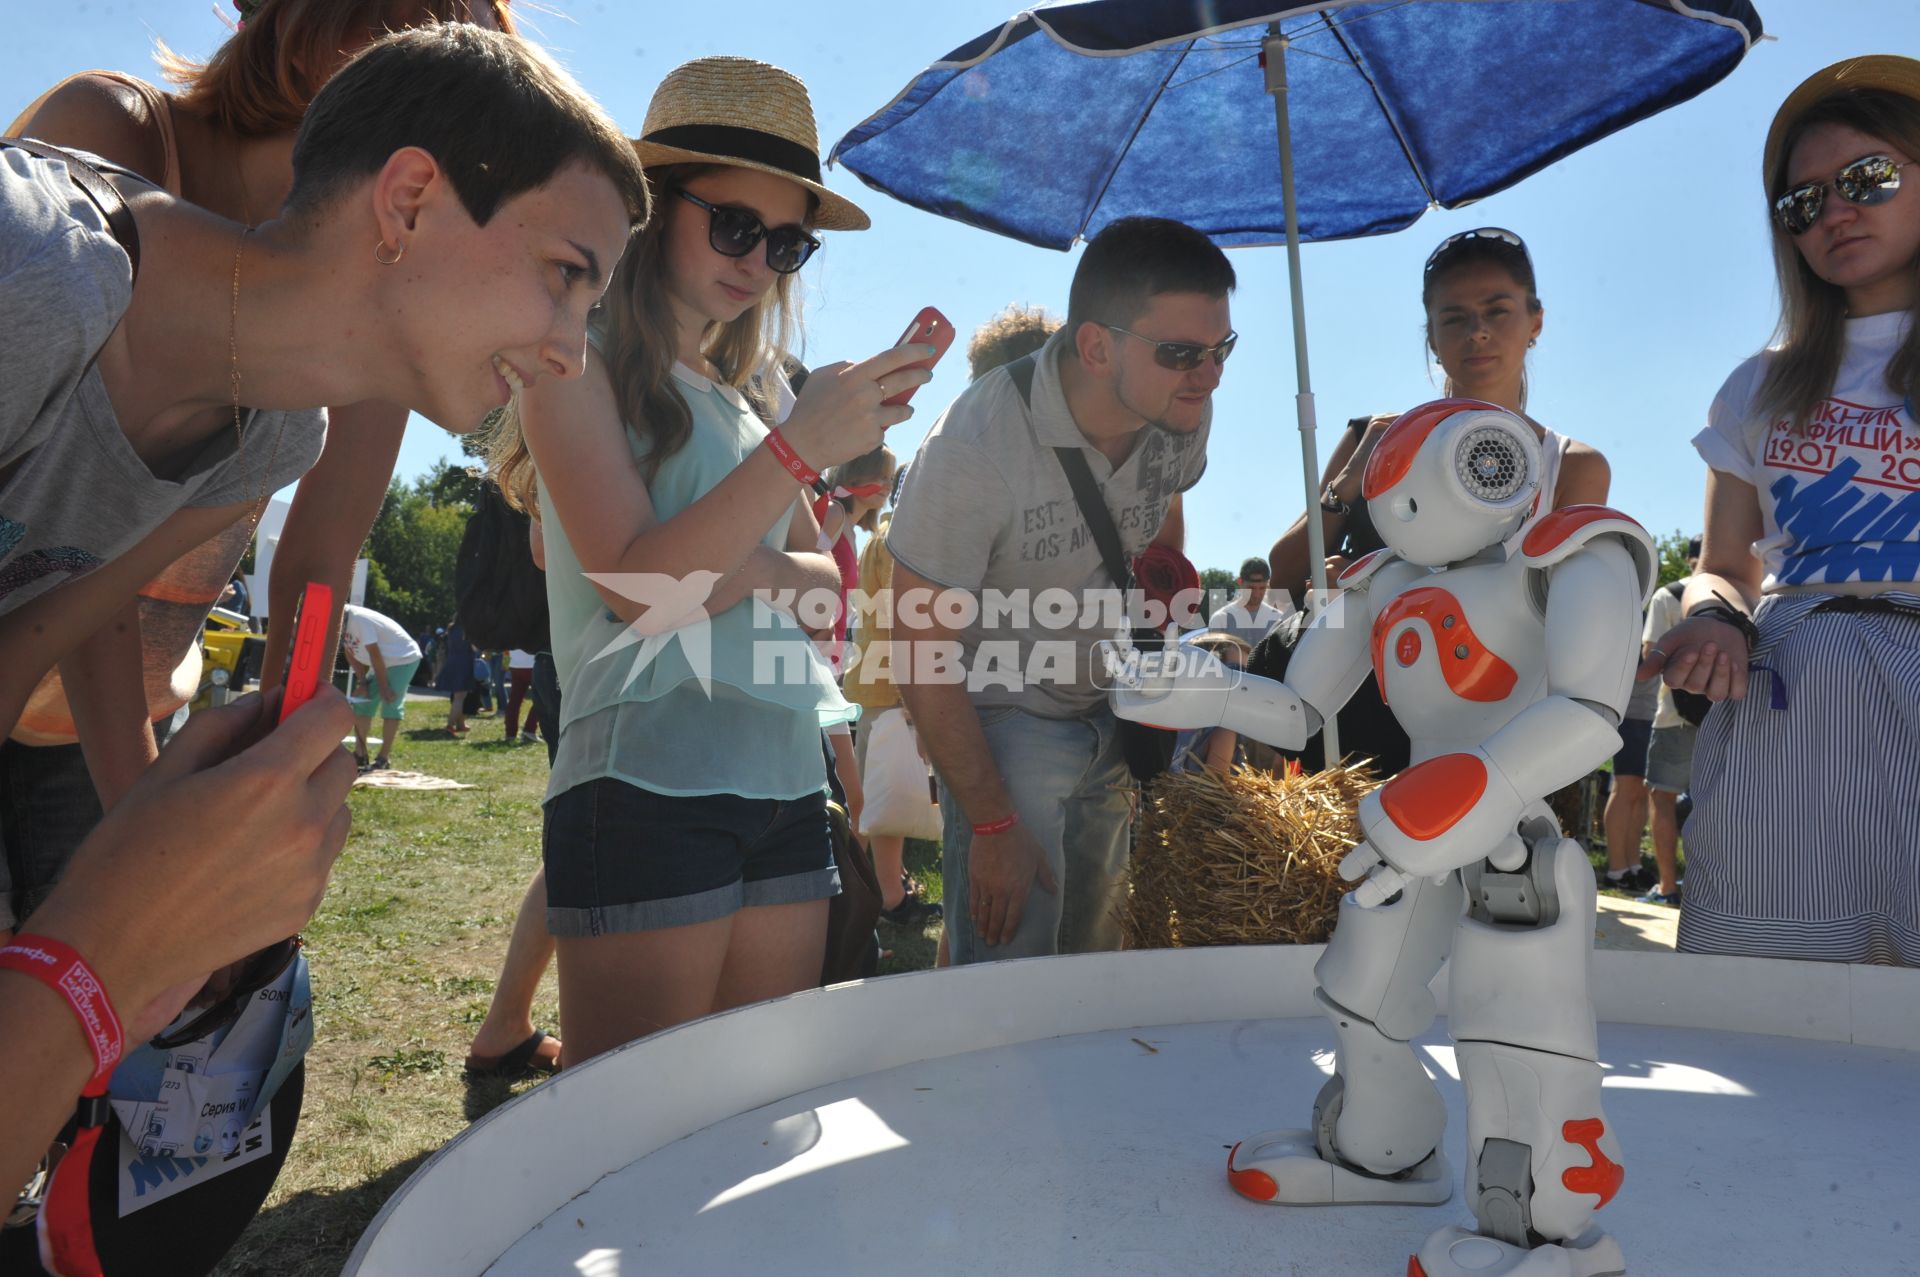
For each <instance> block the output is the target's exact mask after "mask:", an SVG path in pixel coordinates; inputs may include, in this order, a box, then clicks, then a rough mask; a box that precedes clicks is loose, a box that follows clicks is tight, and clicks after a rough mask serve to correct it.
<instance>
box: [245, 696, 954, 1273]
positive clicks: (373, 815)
mask: <svg viewBox="0 0 1920 1277" xmlns="http://www.w3.org/2000/svg"><path fill="white" fill-rule="evenodd" d="M445 714H446V710H445V707H444V705H443V704H441V703H437V702H415V703H413V704H410V705H409V706H408V707H407V718H406V722H405V723H404V725H403V729H402V733H401V738H400V741H399V743H398V744H397V745H396V746H395V747H394V754H393V762H394V765H395V766H396V767H398V768H402V769H405V770H408V771H420V772H426V773H428V774H430V775H434V776H444V777H448V778H451V779H453V780H459V781H465V782H467V783H469V784H472V785H474V786H476V787H477V788H474V789H470V790H458V791H450V792H440V793H434V792H424V793H412V792H406V791H396V790H379V789H369V788H361V789H356V790H355V791H354V794H353V798H352V806H353V834H352V837H351V838H350V839H349V840H348V843H347V848H346V851H345V853H344V854H343V855H342V856H341V858H340V861H339V864H338V866H337V867H336V868H335V870H334V876H333V884H332V887H331V888H330V889H329V891H328V893H327V899H326V902H325V903H324V904H323V905H322V906H321V907H320V911H319V913H317V914H316V915H315V916H314V919H313V921H312V922H311V923H310V924H309V925H308V927H307V929H306V932H305V935H306V938H307V956H308V959H309V961H310V963H311V965H312V975H313V1001H314V1025H315V1039H314V1045H313V1050H312V1052H311V1053H310V1054H309V1055H308V1056H307V1090H306V1101H305V1107H304V1111H303V1113H302V1116H301V1119H300V1125H299V1129H298V1131H297V1133H296V1134H295V1136H294V1144H293V1150H292V1152H291V1153H290V1154H289V1156H288V1158H287V1161H286V1165H285V1167H284V1168H283V1169H282V1170H281V1173H280V1179H279V1182H278V1183H277V1184H276V1185H275V1186H274V1190H273V1194H272V1196H271V1197H269V1198H268V1199H267V1203H266V1206H265V1208H264V1209H263V1210H262V1211H261V1212H260V1214H259V1216H258V1217H257V1218H256V1219H255V1220H254V1221H253V1223H252V1224H251V1225H250V1226H249V1227H248V1229H247V1231H246V1232H245V1233H244V1234H242V1236H241V1238H240V1241H239V1243H238V1244H237V1245H236V1246H235V1247H234V1249H233V1251H232V1252H231V1253H230V1254H229V1255H228V1256H227V1258H226V1259H225V1260H224V1261H223V1263H222V1264H221V1266H220V1268H219V1269H218V1270H216V1271H217V1272H218V1273H220V1274H222V1275H223V1277H242V1275H245V1277H255V1275H260V1277H265V1275H267V1274H271V1275H272V1277H321V1275H322V1274H325V1275H326V1277H332V1275H333V1274H336V1273H338V1272H339V1271H340V1269H341V1267H342V1266H343V1265H344V1264H345V1262H346V1259H347V1256H348V1254H349V1253H350V1252H351V1251H352V1249H353V1246H354V1243H355V1242H356V1241H357V1240H358V1239H359V1237H360V1234H361V1232H363V1231H364V1230H365V1228H366V1226H367V1224H368V1223H370V1222H371V1221H372V1219H373V1217H374V1215H375V1214H376V1213H377V1212H378V1211H379V1209H380V1207H381V1205H382V1204H383V1203H384V1202H385V1201H386V1200H387V1198H388V1197H390V1196H391V1195H392V1194H393V1193H394V1192H395V1190H397V1189H398V1188H399V1187H400V1185H401V1184H402V1183H403V1182H405V1180H406V1178H407V1176H409V1175H411V1174H412V1173H413V1171H414V1170H415V1169H416V1168H417V1167H418V1166H419V1164H420V1163H421V1161H422V1160H424V1159H425V1157H426V1156H427V1155H428V1154H429V1153H431V1152H432V1151H433V1150H435V1149H437V1148H439V1147H440V1146H441V1145H442V1144H445V1143H446V1142H447V1141H448V1140H450V1139H452V1138H453V1137H454V1136H455V1135H458V1134H459V1133H460V1132H461V1131H462V1130H464V1129H465V1128H466V1126H467V1125H468V1123H470V1122H471V1121H472V1120H473V1119H474V1118H477V1117H479V1116H480V1115H482V1114H483V1113H485V1112H487V1111H488V1110H489V1109H491V1108H493V1107H495V1106H496V1105H498V1104H500V1103H501V1102H503V1101H504V1100H506V1099H508V1098H509V1097H510V1096H512V1095H514V1094H517V1093H519V1092H521V1091H524V1090H527V1089H528V1088H530V1087H532V1086H535V1085H537V1083H535V1082H521V1083H517V1084H513V1085H511V1086H510V1085H508V1084H507V1083H504V1082H497V1081H496V1082H488V1083H484V1084H474V1085H469V1084H468V1083H467V1082H466V1080H465V1079H464V1077H463V1075H462V1072H461V1062H462V1061H463V1060H464V1059H465V1058H466V1054H467V1046H468V1043H469V1042H470V1041H471V1039H472V1036H473V1031H474V1027H475V1026H476V1025H478V1024H479V1022H480V1019H481V1017H482V1016H483V1015H485V1013H486V1008H487V1002H488V999H489V998H490V997H491V996H492V993H493V985H494V977H495V975H496V974H497V972H498V965H499V962H500V958H501V956H502V955H503V954H504V953H505V952H506V946H507V935H508V932H509V930H510V929H511V927H512V925H513V917H514V914H515V911H516V910H517V909H518V908H519V905H520V898H521V895H522V893H523V892H524V891H525V890H526V885H527V880H528V878H529V877H531V876H532V874H533V871H534V869H535V867H536V866H537V865H538V864H539V856H540V800H541V798H542V797H543V796H544V794H545V792H546V783H547V751H546V748H545V747H544V746H541V745H514V744H508V743H507V742H505V741H503V740H502V739H501V735H502V733H503V732H504V731H505V727H504V725H503V724H502V723H501V721H500V720H499V719H498V718H476V719H473V720H471V722H472V725H473V731H472V732H471V734H470V735H469V736H468V737H467V739H466V740H464V741H456V740H452V739H450V738H448V737H447V736H446V735H445V734H444V733H441V732H439V731H437V730H436V724H438V723H440V722H443V721H444V719H445ZM938 856H939V852H938V848H937V846H936V845H935V844H932V843H910V844H909V845H908V848H907V863H908V866H909V868H910V869H911V870H912V872H913V874H914V876H915V877H917V878H919V879H920V881H921V882H923V883H924V884H926V887H927V890H928V893H929V894H930V895H931V896H932V897H933V898H934V899H938V898H939V896H940V889H941V880H940V871H939V861H938ZM881 930H882V935H881V943H882V944H883V945H884V946H885V947H887V948H889V949H892V950H893V951H894V954H895V956H894V957H893V958H892V959H890V960H888V961H886V962H885V963H883V964H882V967H881V970H882V971H884V972H893V971H911V970H917V969H920V968H922V967H930V966H932V965H933V954H934V944H935V940H934V935H937V930H936V931H935V932H934V934H924V933H920V932H911V933H909V932H906V931H903V930H902V929H900V928H895V927H890V926H886V925H884V924H883V925H882V928H881ZM534 1022H535V1023H536V1024H539V1025H542V1026H543V1027H546V1028H548V1029H554V1028H557V1026H558V1023H559V1005H558V1001H557V997H556V994H555V991H554V984H553V977H552V973H551V972H549V973H548V977H547V980H546V981H545V982H544V983H543V984H542V985H541V989H540V996H539V997H538V998H537V999H536V1001H535V1003H534Z"/></svg>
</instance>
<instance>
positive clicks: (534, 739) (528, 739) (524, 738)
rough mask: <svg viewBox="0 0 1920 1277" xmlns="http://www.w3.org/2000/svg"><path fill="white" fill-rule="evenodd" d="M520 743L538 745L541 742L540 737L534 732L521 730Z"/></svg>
mask: <svg viewBox="0 0 1920 1277" xmlns="http://www.w3.org/2000/svg"><path fill="white" fill-rule="evenodd" d="M520 743H521V744H523V745H538V744H539V743H540V737H539V736H538V735H536V734H535V733H533V732H521V733H520Z"/></svg>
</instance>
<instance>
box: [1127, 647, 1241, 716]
mask: <svg viewBox="0 0 1920 1277" xmlns="http://www.w3.org/2000/svg"><path fill="white" fill-rule="evenodd" d="M1106 653H1107V657H1108V669H1109V672H1111V674H1112V675H1113V679H1114V689H1113V693H1112V700H1113V712H1114V715H1115V716H1116V717H1119V718H1126V719H1131V720H1133V721H1134V722H1137V723H1150V724H1152V725H1153V726H1155V727H1168V728H1174V729H1186V728H1199V727H1218V726H1219V725H1220V723H1221V721H1222V720H1223V719H1224V718H1225V717H1226V714H1227V704H1228V700H1229V698H1230V696H1231V693H1232V691H1233V688H1234V686H1235V684H1237V683H1238V682H1240V680H1241V679H1242V678H1244V677H1245V676H1244V675H1243V674H1241V673H1240V671H1239V670H1235V669H1230V668H1228V666H1227V665H1226V664H1224V663H1223V662H1222V661H1221V660H1220V658H1219V657H1217V656H1215V655H1214V654H1213V653H1211V652H1204V651H1201V650H1199V649H1198V648H1192V647H1169V648H1166V649H1164V650H1161V651H1154V652H1149V651H1140V650H1137V649H1134V648H1132V647H1130V646H1129V647H1125V648H1122V647H1121V646H1119V645H1115V646H1113V647H1110V648H1107V649H1106Z"/></svg>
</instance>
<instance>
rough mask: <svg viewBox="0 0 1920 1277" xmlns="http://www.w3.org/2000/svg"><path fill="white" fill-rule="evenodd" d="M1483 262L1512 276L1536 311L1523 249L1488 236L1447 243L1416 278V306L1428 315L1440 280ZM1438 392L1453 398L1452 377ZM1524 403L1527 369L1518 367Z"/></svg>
mask: <svg viewBox="0 0 1920 1277" xmlns="http://www.w3.org/2000/svg"><path fill="white" fill-rule="evenodd" d="M1483 262H1488V263H1492V264H1493V265H1495V266H1498V267H1500V268H1501V269H1502V270H1504V271H1506V272H1507V274H1509V275H1511V276H1512V277H1513V282H1514V283H1516V284H1518V285H1520V289H1521V291H1522V292H1524V293H1525V294H1526V296H1527V313H1528V314H1529V315H1537V314H1539V313H1540V289H1539V285H1538V284H1536V283H1535V282H1534V278H1533V259H1532V258H1531V257H1529V256H1527V250H1526V249H1524V248H1520V247H1518V246H1517V245H1514V244H1509V243H1507V242H1506V241H1505V240H1501V239H1494V238H1491V237H1489V236H1473V237H1471V238H1468V239H1462V240H1456V241H1454V243H1452V244H1450V245H1448V246H1447V247H1446V249H1444V250H1443V251H1442V252H1441V253H1440V254H1439V255H1437V256H1436V257H1435V258H1434V259H1433V260H1432V261H1431V262H1430V263H1429V264H1428V266H1427V269H1426V273H1425V274H1424V275H1423V276H1422V278H1421V280H1420V309H1421V310H1423V311H1426V312H1428V314H1429V315H1431V313H1432V311H1433V294H1434V290H1435V289H1437V288H1438V287H1439V286H1440V281H1441V279H1443V278H1444V277H1446V276H1447V275H1450V274H1452V273H1453V272H1454V271H1457V270H1461V269H1463V268H1465V267H1468V266H1478V265H1480V264H1481V263H1483ZM1426 326H1427V349H1428V350H1429V351H1431V350H1432V349H1433V320H1432V319H1431V318H1429V319H1428V320H1427V325H1426ZM1440 393H1441V394H1442V395H1444V396H1446V397H1447V398H1452V397H1453V378H1452V377H1448V378H1447V379H1446V381H1445V382H1444V383H1443V385H1442V387H1441V392H1440ZM1526 406H1527V370H1526V369H1525V368H1522V369H1521V370H1520V407H1521V408H1523V409H1524V408H1525V407H1526Z"/></svg>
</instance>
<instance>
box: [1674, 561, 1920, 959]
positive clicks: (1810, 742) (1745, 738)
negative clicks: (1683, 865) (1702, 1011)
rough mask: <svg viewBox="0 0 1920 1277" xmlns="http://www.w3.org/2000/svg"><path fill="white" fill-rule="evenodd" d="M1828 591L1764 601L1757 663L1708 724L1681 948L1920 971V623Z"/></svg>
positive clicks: (1699, 751) (1695, 786)
mask: <svg viewBox="0 0 1920 1277" xmlns="http://www.w3.org/2000/svg"><path fill="white" fill-rule="evenodd" d="M1834 597H1836V596H1833V595H1773V596H1769V597H1768V598H1767V599H1765V600H1764V601H1763V602H1762V603H1761V605H1760V609H1759V611H1758V612H1757V613H1756V615H1755V617H1754V620H1755V622H1756V623H1757V624H1758V625H1759V627H1760V641H1759V642H1758V643H1757V644H1756V645H1755V646H1754V650H1753V658H1752V664H1753V665H1754V666H1757V667H1762V668H1761V669H1755V670H1754V671H1753V672H1752V673H1751V674H1750V676H1749V678H1748V683H1747V695H1746V699H1744V700H1740V701H1724V702H1722V703H1721V704H1719V705H1716V706H1715V707H1714V708H1713V710H1712V712H1711V713H1709V714H1708V715H1707V717H1706V721H1705V722H1704V723H1703V724H1701V727H1700V735H1699V743H1698V746H1697V748H1696V749H1695V751H1694V756H1693V777H1692V783H1691V785H1690V791H1691V793H1692V795H1693V804H1694V805H1693V814H1692V816H1691V817H1689V818H1688V820H1687V825H1686V829H1685V830H1684V831H1683V833H1684V836H1685V839H1686V843H1685V845H1686V858H1687V880H1686V891H1685V894H1684V896H1683V897H1682V903H1681V909H1680V933H1679V948H1680V950H1681V951H1682V952H1685V953H1730V954H1743V955H1748V956H1754V957H1766V958H1801V959H1810V960H1816V961H1826V962H1884V963H1895V964H1900V965H1905V966H1920V615H1914V614H1910V613H1907V614H1903V613H1891V612H1835V611H1827V612H1816V611H1815V610H1814V609H1815V608H1817V607H1818V606H1819V605H1820V604H1821V603H1823V602H1827V601H1829V600H1831V599H1833V598H1834ZM1881 597H1882V598H1884V599H1886V600H1889V601H1897V602H1899V603H1901V604H1904V605H1907V606H1911V607H1914V608H1916V609H1920V595H1915V594H1907V593H1900V594H1886V595H1883V596H1881Z"/></svg>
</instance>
